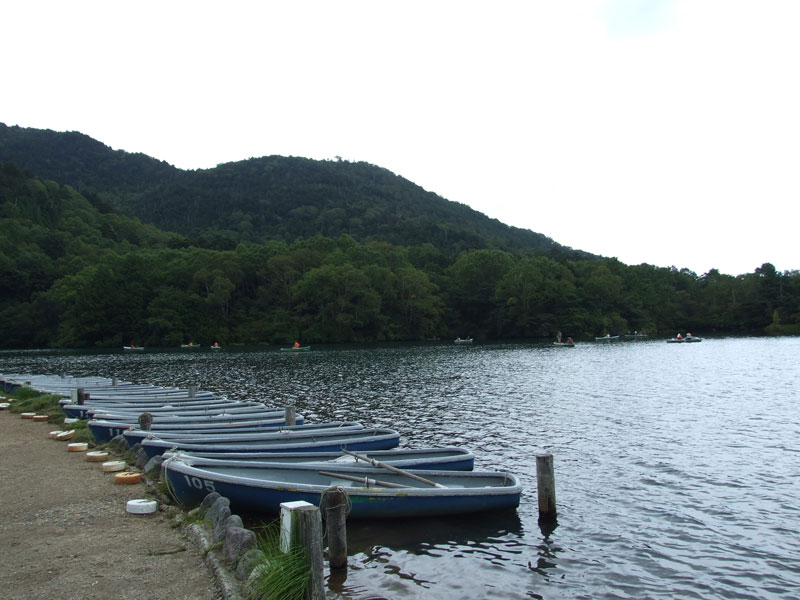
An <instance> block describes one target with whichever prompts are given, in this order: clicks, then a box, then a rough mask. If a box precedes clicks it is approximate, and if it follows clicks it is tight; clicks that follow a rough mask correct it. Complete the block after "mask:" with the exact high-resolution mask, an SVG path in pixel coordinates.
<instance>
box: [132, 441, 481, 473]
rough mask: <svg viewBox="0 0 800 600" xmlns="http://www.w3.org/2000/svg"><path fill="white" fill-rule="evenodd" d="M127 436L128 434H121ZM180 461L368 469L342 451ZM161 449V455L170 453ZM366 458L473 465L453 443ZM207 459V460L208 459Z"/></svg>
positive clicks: (404, 464)
mask: <svg viewBox="0 0 800 600" xmlns="http://www.w3.org/2000/svg"><path fill="white" fill-rule="evenodd" d="M125 437H128V434H125ZM180 454H181V456H182V457H183V460H185V461H188V462H190V463H191V464H193V465H195V466H202V465H204V464H218V463H219V462H220V461H228V462H230V463H238V464H245V465H247V464H251V465H253V464H255V465H262V464H275V463H278V464H282V465H291V464H310V463H326V466H327V467H330V466H331V465H337V464H343V465H347V466H351V467H364V468H369V467H371V464H370V463H369V462H366V461H364V460H360V459H358V458H355V457H353V456H351V455H348V454H345V453H343V452H271V453H269V454H267V453H264V452H261V453H258V452H191V453H185V452H180ZM172 455H173V453H172V452H165V453H164V458H169V457H170V456H172ZM358 455H359V457H361V456H363V457H365V458H367V459H369V460H377V461H380V462H383V463H387V464H390V465H392V466H394V467H397V468H399V469H435V470H447V471H472V469H473V468H474V466H475V455H474V454H472V453H471V452H470V451H469V450H466V449H464V448H458V447H456V446H445V447H443V448H395V449H394V450H372V451H364V452H359V453H358ZM209 461H211V462H209Z"/></svg>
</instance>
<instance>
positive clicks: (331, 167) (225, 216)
mask: <svg viewBox="0 0 800 600" xmlns="http://www.w3.org/2000/svg"><path fill="white" fill-rule="evenodd" d="M0 162H11V163H14V164H16V165H17V166H18V167H20V168H22V169H24V170H25V171H28V172H30V173H32V174H35V175H38V176H40V177H44V178H46V179H52V180H54V181H58V182H60V183H65V184H68V185H70V186H72V187H73V188H75V189H76V190H78V191H81V192H82V193H84V194H85V195H87V196H88V197H90V198H91V197H92V196H93V195H96V196H97V197H99V198H100V199H101V200H102V201H103V202H105V203H106V204H108V205H110V206H112V207H114V208H115V209H116V210H118V211H120V212H122V213H124V214H128V215H130V216H135V217H138V218H139V219H141V220H142V221H143V222H146V223H152V224H154V225H156V226H157V227H159V228H161V229H164V230H168V231H175V232H178V233H181V234H183V235H186V236H189V237H191V238H193V239H195V240H200V241H202V242H203V243H204V245H206V246H208V247H216V248H226V247H227V248H233V247H235V245H236V243H238V242H241V241H248V242H255V243H261V242H265V241H268V240H284V241H287V242H292V241H294V240H296V239H302V238H308V237H312V236H315V235H322V236H327V237H335V236H338V235H340V234H347V235H350V236H352V237H353V238H354V239H356V240H361V241H366V240H380V241H386V242H390V243H394V244H403V245H416V244H423V243H430V244H433V246H435V247H436V248H437V249H439V250H440V251H442V252H444V253H445V254H447V255H449V256H454V255H456V254H458V253H459V252H461V251H463V250H468V249H479V248H494V249H501V250H508V251H536V252H537V253H541V254H543V255H547V256H562V257H572V258H578V257H590V256H591V255H589V254H587V253H585V252H579V251H573V250H572V249H570V248H566V247H564V246H561V245H559V244H558V243H556V242H555V241H553V240H552V239H550V238H548V237H546V236H544V235H542V234H539V233H535V232H533V231H529V230H525V229H519V228H515V227H510V226H508V225H505V224H503V223H501V222H500V221H497V220H496V219H490V218H489V217H487V216H486V215H484V214H482V213H479V212H477V211H475V210H473V209H471V208H469V207H467V206H466V205H463V204H460V203H457V202H451V201H449V200H446V199H444V198H442V197H440V196H438V195H436V194H435V193H433V192H428V191H425V190H424V189H422V188H421V187H419V186H418V185H416V184H414V183H412V182H410V181H408V180H406V179H404V178H403V177H400V176H398V175H395V174H393V173H391V172H390V171H388V170H386V169H383V168H381V167H378V166H375V165H371V164H368V163H363V162H356V163H353V162H348V161H318V160H311V159H306V158H297V157H282V156H269V157H263V158H254V159H250V160H245V161H240V162H234V163H226V164H223V165H219V166H217V167H216V168H213V169H205V170H197V171H184V170H181V169H176V168H175V167H172V166H170V165H168V164H166V163H164V162H160V161H157V160H155V159H153V158H150V157H147V156H145V155H142V154H130V153H127V152H124V151H121V150H116V151H115V150H112V149H111V148H109V147H107V146H105V145H103V144H102V143H100V142H97V141H95V140H93V139H91V138H89V137H88V136H85V135H82V134H80V133H75V132H70V133H58V132H53V131H49V130H39V129H30V128H20V127H16V126H15V127H8V126H6V125H2V124H0ZM98 205H99V203H98Z"/></svg>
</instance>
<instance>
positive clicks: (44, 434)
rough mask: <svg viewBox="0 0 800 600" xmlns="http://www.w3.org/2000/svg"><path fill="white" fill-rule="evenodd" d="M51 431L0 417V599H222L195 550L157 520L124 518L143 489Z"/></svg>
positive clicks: (157, 515)
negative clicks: (106, 470)
mask: <svg viewBox="0 0 800 600" xmlns="http://www.w3.org/2000/svg"><path fill="white" fill-rule="evenodd" d="M53 429H57V428H56V427H53V425H52V424H48V423H38V422H33V421H31V420H29V419H22V418H20V416H19V415H18V414H13V413H9V412H8V411H5V410H2V411H0V511H2V514H0V557H2V560H0V596H2V597H3V598H7V599H9V600H28V599H31V600H33V599H36V600H39V599H41V598H70V599H82V600H83V599H85V600H94V599H97V600H107V599H109V598H115V599H122V600H125V599H134V598H135V599H137V600H141V599H142V598H147V599H149V600H161V599H163V600H182V599H186V600H188V599H192V600H217V599H219V598H221V597H222V594H221V593H220V591H219V590H218V588H217V584H216V581H215V579H214V577H213V576H212V574H211V572H210V571H209V569H208V567H206V565H205V563H204V560H203V558H204V555H203V553H202V552H201V551H200V550H199V548H198V547H197V545H196V544H195V543H193V542H192V541H190V540H189V539H188V538H187V537H186V536H185V535H184V533H183V532H182V531H181V530H180V529H179V528H176V527H172V526H170V519H169V517H168V516H167V515H166V514H165V513H163V512H162V511H161V510H159V512H157V513H155V514H152V515H132V514H129V513H128V512H126V510H125V507H126V503H127V501H128V500H131V499H134V498H145V497H147V494H146V488H145V486H144V484H141V483H139V484H135V485H119V484H115V483H114V475H113V474H112V473H103V472H102V469H101V467H100V463H96V462H94V463H93V462H88V461H87V460H86V457H85V453H84V452H69V451H67V444H66V443H65V442H58V441H55V440H53V439H51V438H50V437H49V435H48V433H49V432H50V431H51V430H53Z"/></svg>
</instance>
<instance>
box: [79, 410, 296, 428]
mask: <svg viewBox="0 0 800 600" xmlns="http://www.w3.org/2000/svg"><path fill="white" fill-rule="evenodd" d="M142 412H147V411H142ZM140 414H141V412H139V413H127V414H121V413H120V414H117V413H106V412H99V413H94V414H93V415H92V418H94V419H101V420H104V421H121V422H123V423H130V424H132V425H136V424H138V423H139V415H140ZM285 414H286V411H283V410H269V409H267V408H264V409H263V410H255V411H252V412H246V413H241V412H219V413H212V414H200V415H158V414H154V415H153V423H159V424H162V423H208V422H211V421H217V422H219V423H233V422H234V421H260V420H263V419H281V418H284V416H285Z"/></svg>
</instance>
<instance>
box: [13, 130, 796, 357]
mask: <svg viewBox="0 0 800 600" xmlns="http://www.w3.org/2000/svg"><path fill="white" fill-rule="evenodd" d="M7 129H13V128H7ZM69 135H72V134H69ZM74 135H75V136H77V137H75V140H74V141H76V143H77V144H78V145H85V148H84V150H82V151H79V150H77V149H76V148H74V147H73V150H74V151H75V152H79V153H80V152H85V153H87V154H91V153H92V152H94V153H95V155H96V157H97V161H98V162H99V163H100V164H102V168H96V169H95V170H92V169H88V168H86V166H85V165H84V164H82V163H80V161H78V162H75V163H73V165H72V171H73V173H74V174H75V176H76V177H80V178H82V179H81V181H83V183H82V184H81V185H84V186H86V187H87V188H91V189H93V190H98V189H99V188H97V187H92V186H96V185H97V183H96V182H97V181H100V180H102V177H104V176H105V175H102V174H103V173H112V172H114V170H115V169H117V168H119V169H121V170H122V171H125V168H126V167H125V166H124V164H125V163H126V161H127V159H128V158H130V156H128V157H125V156H123V155H116V153H114V152H113V151H108V152H110V153H111V155H110V156H111V157H112V158H116V157H117V156H120V157H121V161H122V165H123V166H119V165H116V166H115V165H114V161H113V160H111V158H110V157H109V154H108V152H106V151H104V150H103V149H102V148H100V149H98V148H97V147H96V142H93V141H92V140H90V139H89V138H86V137H85V136H80V135H79V134H74ZM61 139H63V138H61ZM44 155H45V156H46V153H45V154H44ZM31 156H32V155H31ZM35 160H39V161H41V163H42V164H43V165H44V164H45V163H47V162H48V161H47V160H44V159H42V158H38V159H37V158H35V157H33V158H31V161H33V162H35ZM284 160H285V161H288V162H286V163H285V164H284ZM104 161H105V162H104ZM136 161H139V162H138V163H137V164H140V166H141V169H142V171H143V172H144V171H147V172H150V173H152V177H153V181H155V182H156V184H155V185H156V187H160V189H162V190H165V192H164V193H167V192H166V190H169V189H173V188H174V189H176V190H180V189H181V185H183V184H182V183H181V181H182V178H183V177H194V176H198V177H201V179H199V180H194V181H195V182H196V181H202V184H200V185H199V187H203V188H207V189H209V190H211V191H209V192H208V193H207V195H206V196H203V197H204V198H206V199H207V200H209V201H211V200H212V199H213V197H214V191H213V190H214V189H217V188H218V189H219V190H223V189H227V185H228V184H227V183H226V181H228V182H231V183H233V182H237V183H238V184H239V185H241V186H243V189H237V191H236V194H235V195H234V196H235V197H236V198H237V200H236V201H237V202H240V203H241V205H242V206H245V205H247V203H252V202H253V201H254V200H253V198H255V199H256V201H258V202H264V203H265V204H267V205H269V206H273V205H272V204H269V202H270V200H269V199H268V198H260V197H259V196H258V192H257V190H258V189H260V186H257V185H255V184H253V185H254V187H253V188H252V191H250V192H248V191H247V190H248V189H250V188H247V187H246V186H247V185H249V184H248V183H247V181H248V180H249V178H248V177H243V176H241V175H240V174H241V173H242V172H244V171H246V170H248V169H252V170H253V171H254V173H253V176H252V177H253V179H258V177H260V176H261V175H258V174H257V172H259V171H268V170H269V167H270V166H271V167H272V168H273V171H277V172H278V173H277V174H276V173H271V174H268V175H263V177H264V178H266V179H268V180H270V181H271V183H270V186H271V189H274V190H281V189H282V188H281V187H280V186H279V185H278V184H277V183H276V182H278V181H280V179H281V176H280V173H284V177H285V181H284V183H283V185H284V186H285V192H275V193H276V196H275V197H279V196H280V195H281V194H285V195H288V194H290V193H291V188H292V187H293V186H294V185H298V186H299V187H301V188H302V189H303V190H304V191H303V193H302V195H305V196H307V197H309V198H312V197H314V194H315V193H316V192H319V197H318V198H316V200H314V201H313V202H312V201H311V200H309V202H308V203H307V204H305V205H304V206H305V207H306V211H308V209H309V207H311V206H312V205H313V206H315V207H318V209H319V207H327V208H324V210H321V212H319V211H318V212H317V213H313V214H312V213H311V212H306V213H305V214H306V216H305V218H299V217H297V216H296V215H295V216H292V210H295V209H291V210H286V209H285V207H284V209H282V210H284V213H282V215H283V216H282V219H283V222H287V221H293V220H296V221H297V222H296V223H294V224H293V225H292V227H298V228H300V227H303V226H307V225H308V224H309V222H313V221H315V220H317V219H321V220H320V223H322V222H330V223H333V222H334V221H335V220H336V218H337V217H335V216H334V215H327V214H326V213H327V212H328V211H336V210H337V207H336V203H335V202H334V201H333V200H330V204H325V203H324V202H323V198H324V199H330V198H331V197H332V196H331V194H333V191H334V190H335V189H336V186H337V185H344V184H342V183H341V182H342V181H343V180H342V179H341V174H342V173H354V174H353V179H354V182H355V183H354V184H353V186H352V187H350V188H348V187H347V186H345V187H344V189H343V190H342V191H341V195H342V203H343V204H344V205H345V206H343V207H339V208H341V211H343V213H342V214H341V216H340V222H341V223H344V222H345V221H348V222H349V221H351V220H356V219H358V218H360V217H359V216H358V214H359V211H365V212H366V211H369V210H370V207H369V206H366V204H363V205H359V204H358V202H357V201H355V200H352V198H361V199H362V200H363V201H364V202H366V200H365V199H366V198H367V197H377V196H378V195H379V192H380V190H381V189H383V186H384V185H386V186H388V187H391V186H390V183H391V182H392V181H393V180H394V179H396V177H395V176H394V175H392V174H391V173H388V172H386V171H383V170H381V169H377V168H375V167H371V166H369V165H360V164H351V163H344V164H340V163H335V162H330V163H324V162H323V163H319V162H316V161H305V160H304V159H280V158H278V157H273V158H269V159H258V160H250V161H245V162H243V163H235V164H232V165H223V166H222V167H219V168H217V169H211V170H208V171H202V172H197V173H193V174H191V173H183V172H179V171H177V170H175V169H173V168H172V167H170V166H169V165H164V164H163V163H158V161H153V160H152V159H149V158H147V157H142V156H138V157H136ZM55 162H58V161H55ZM281 165H284V166H281ZM342 167H343V168H344V170H343V171H336V169H339V168H342ZM31 168H33V167H31V163H28V165H27V166H26V167H25V171H23V170H22V169H21V168H20V167H19V166H18V165H16V164H11V163H3V162H0V232H2V235H0V347H3V348H20V347H87V346H98V347H119V346H120V345H123V344H130V343H135V344H136V345H139V346H141V345H147V346H168V347H169V346H172V347H174V346H177V345H179V344H181V343H186V342H189V341H193V342H197V343H202V344H206V343H211V342H212V341H219V342H220V343H222V344H234V343H236V344H258V343H271V344H286V343H290V342H292V341H294V340H295V339H298V340H302V341H303V342H304V343H320V342H361V341H384V340H386V341H392V340H420V339H426V338H431V337H442V338H444V339H448V338H449V339H452V338H453V337H455V336H457V335H458V336H462V337H464V336H474V337H476V338H478V339H500V338H506V339H514V338H517V339H520V338H526V339H527V338H547V337H551V336H555V334H556V332H557V331H561V332H562V333H563V334H564V335H565V336H572V337H574V338H575V339H578V340H580V339H581V338H583V339H587V338H588V339H592V338H593V337H594V336H596V335H602V334H605V333H607V332H610V333H625V332H627V331H633V330H638V331H646V332H648V333H650V334H652V335H666V336H672V335H674V334H675V332H677V331H687V330H689V331H692V332H693V333H694V334H696V335H708V334H710V333H757V334H764V333H767V334H792V335H800V274H799V273H798V272H797V271H788V272H783V273H779V272H776V270H775V268H774V267H773V266H772V265H771V264H769V263H766V264H764V265H762V266H761V267H760V268H758V269H756V271H755V272H754V273H750V274H746V275H740V276H738V277H731V276H727V275H722V274H720V273H718V272H717V271H711V272H709V273H706V274H705V275H703V276H697V275H696V274H695V273H692V272H691V271H687V270H677V269H674V268H670V269H664V268H658V267H653V266H650V265H638V266H626V265H624V264H622V263H620V262H619V261H617V260H615V259H605V258H597V257H591V258H582V257H580V256H576V255H575V254H574V253H570V252H568V251H563V252H560V253H559V252H556V253H551V254H543V253H542V252H541V249H540V248H539V247H537V246H535V245H533V246H527V247H525V246H515V245H514V244H513V242H512V241H513V239H514V238H513V237H511V238H509V237H503V238H502V240H503V244H509V249H504V246H502V244H501V243H500V242H497V244H496V245H493V244H491V243H488V244H487V246H488V247H479V246H478V247H476V248H469V249H465V250H463V251H458V248H459V245H458V244H460V243H464V244H468V243H469V242H468V239H469V238H468V237H467V232H468V231H470V229H469V227H470V226H471V224H474V222H473V221H472V220H471V217H472V216H474V214H471V213H470V212H467V210H468V209H465V207H461V208H459V206H460V205H454V206H455V207H456V208H455V209H454V210H455V212H452V211H446V210H445V208H446V207H447V205H448V204H449V203H445V204H441V205H438V204H436V203H434V202H431V204H432V205H434V206H441V207H442V211H443V212H442V216H441V219H442V220H441V221H440V225H441V226H442V227H443V228H444V231H448V232H452V231H457V232H458V234H457V235H456V234H453V235H455V238H456V239H458V240H459V242H458V243H449V242H452V238H451V237H449V235H448V236H445V237H444V240H445V243H444V247H437V246H435V245H434V244H432V243H430V242H428V241H425V242H422V243H420V242H419V238H417V237H415V236H413V235H412V234H410V233H409V231H411V229H410V228H409V227H408V223H407V222H406V221H411V220H413V219H412V216H413V215H414V212H415V210H422V206H423V204H424V203H425V200H424V198H423V197H422V196H414V195H413V194H411V193H410V192H409V194H410V196H409V197H408V198H406V199H405V200H402V201H400V200H396V199H397V198H398V196H397V194H398V193H399V192H397V190H394V191H387V192H386V193H387V195H388V196H391V197H392V198H393V200H392V202H396V204H397V205H398V206H397V207H396V210H395V212H394V213H392V214H393V215H395V217H396V219H395V222H397V223H402V224H403V226H402V227H398V228H397V229H393V228H392V227H390V224H391V223H392V221H391V219H389V217H388V215H386V214H385V215H383V216H381V217H376V219H375V220H371V221H369V222H370V223H371V224H372V226H374V227H378V225H377V224H378V223H383V225H384V226H385V230H384V233H385V238H386V239H375V237H371V236H365V237H364V238H363V239H359V238H357V237H356V235H354V234H353V235H350V234H347V233H341V234H340V233H337V231H338V230H337V229H336V228H335V227H333V226H332V229H331V230H330V234H329V235H327V236H324V235H313V234H314V233H316V231H317V230H316V229H314V228H312V229H308V230H304V233H301V234H298V236H297V237H296V238H292V239H291V240H288V239H286V237H285V235H286V232H287V231H289V228H288V227H287V228H284V229H280V228H279V229H278V230H275V235H274V237H273V238H272V239H269V240H268V241H260V240H259V239H258V238H257V236H253V237H252V239H253V240H254V241H246V240H244V239H243V235H242V234H244V233H245V232H246V231H247V230H248V227H246V226H243V225H241V222H246V223H247V222H249V223H250V225H251V226H252V230H251V233H252V231H253V230H255V229H256V228H257V226H258V227H262V226H263V228H264V231H265V233H264V235H268V233H267V232H269V231H270V229H269V227H271V226H272V225H268V224H266V221H265V222H264V223H263V224H259V222H258V221H257V218H256V217H253V216H251V215H249V214H248V213H245V212H244V211H242V212H241V214H240V215H237V216H236V219H239V220H240V225H239V226H237V227H231V228H228V229H215V230H214V232H213V233H212V234H210V235H209V233H208V232H207V231H204V230H202V229H200V228H198V229H194V228H195V227H198V226H197V224H196V223H194V224H191V226H190V227H189V228H187V229H186V231H189V232H192V233H191V237H189V236H183V235H180V234H178V233H171V232H165V231H163V230H161V229H158V228H156V227H155V226H153V225H150V224H145V223H142V221H141V220H139V219H138V218H136V217H129V216H124V215H121V214H118V213H116V212H114V211H113V210H112V208H111V206H110V204H109V202H111V201H112V200H113V201H114V202H117V201H120V202H121V201H123V200H126V199H127V200H126V201H130V202H131V203H134V202H135V203H140V204H141V205H142V206H145V207H146V206H148V204H149V205H150V206H151V209H152V210H159V208H158V206H159V204H158V195H157V192H156V190H155V188H153V189H146V190H144V191H141V192H138V193H136V192H134V191H132V190H133V187H132V186H133V185H134V182H135V181H136V180H137V178H136V177H128V178H126V176H125V175H124V174H123V173H120V176H119V178H118V179H117V180H116V187H115V188H114V190H113V192H104V193H105V194H106V195H105V196H104V198H105V200H104V199H102V198H100V197H99V192H97V193H95V192H91V191H87V192H86V193H85V194H83V193H80V192H79V191H77V190H76V189H74V188H73V187H72V186H71V185H65V184H63V183H61V182H55V181H52V180H50V179H49V178H42V177H39V176H37V175H35V174H34V173H32V172H31ZM42 168H44V167H42ZM327 168H331V169H333V170H332V171H331V172H332V173H335V176H334V175H330V177H331V178H332V179H331V180H329V181H326V180H325V173H326V172H327V171H326V170H325V169H327ZM229 169H230V170H231V173H229V172H228V170H229ZM361 170H363V172H361ZM299 173H302V174H304V175H303V176H302V177H301V178H302V179H303V183H302V184H300V183H292V182H293V181H295V182H296V180H297V175H298V174H299ZM312 173H313V175H312ZM370 177H371V178H372V179H371V180H370ZM317 178H318V179H317ZM334 179H335V181H336V182H338V183H336V184H334V183H332V181H333V180H334ZM370 181H371V183H369V182H370ZM387 182H388V183H387ZM193 185H194V184H193ZM359 186H361V187H362V190H361V192H357V191H353V192H345V191H344V190H346V189H353V190H358V189H359ZM409 189H410V188H409ZM198 193H199V192H198ZM423 194H425V193H423ZM192 195H194V192H193V194H192ZM178 197H181V194H177V196H176V198H178ZM198 197H199V196H198ZM230 197H232V196H229V198H230ZM259 198H260V199H259ZM317 200H318V201H317ZM439 200H441V199H439ZM175 201H176V202H178V200H177V199H176V200H175ZM326 201H327V200H326ZM203 202H205V200H204V201H203ZM231 202H232V200H231ZM348 202H349V203H352V205H347V203H348ZM415 202H419V203H421V204H414V203H415ZM442 202H445V201H442ZM198 203H200V201H198ZM278 204H279V203H278ZM278 204H276V205H275V206H276V207H277V206H278ZM378 204H379V205H380V206H383V207H384V208H386V207H388V206H389V205H391V202H386V203H383V204H380V203H378ZM400 205H402V206H400ZM359 206H360V208H357V207H359ZM450 208H452V207H450ZM187 210H188V208H187ZM376 210H377V209H376ZM386 210H388V208H386ZM459 210H464V217H463V221H461V222H459V220H458V217H457V216H452V215H458V214H459V213H458V211H459ZM201 212H202V211H201ZM270 212H278V208H274V209H273V208H271V209H270ZM198 214H200V213H198ZM232 214H233V212H232V211H231V213H230V214H228V215H225V213H224V211H220V212H219V213H217V217H216V218H218V219H223V218H225V217H229V216H231V215H232ZM314 215H316V216H314ZM445 215H447V218H453V219H454V221H453V222H451V221H447V220H444V219H445ZM163 218H170V219H180V213H179V212H174V213H170V214H169V215H166V216H164V217H163ZM197 218H198V219H200V217H197ZM216 218H212V219H211V220H215V219H216ZM387 219H388V220H387ZM484 219H485V218H484ZM428 225H429V224H428ZM426 226H427V225H426ZM420 228H421V229H420V231H422V230H423V229H424V226H423V225H420ZM357 230H358V229H357V228H356V227H355V225H354V226H353V229H352V231H354V232H355V231H357ZM279 231H280V233H279ZM301 231H303V230H301ZM490 231H491V230H490V229H487V228H483V229H478V230H475V229H473V230H472V232H473V235H475V236H476V237H475V238H474V239H476V240H488V241H490V242H491V240H492V239H493V238H492V235H490V233H488V232H490ZM498 231H501V232H502V231H503V229H502V228H499V229H498ZM230 232H234V233H236V236H234V235H233V234H230V235H229V233H230ZM398 232H401V233H398ZM528 233H530V232H528ZM404 235H405V236H408V239H400V238H401V237H402V236H404ZM443 235H444V234H443ZM533 235H535V234H533ZM226 236H228V237H226ZM234 239H239V240H240V241H239V242H238V243H233V240H234ZM521 239H525V238H521ZM213 240H216V241H217V243H209V241H213ZM387 240H397V242H396V243H391V242H390V241H387ZM477 245H478V243H477V242H476V246H477Z"/></svg>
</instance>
